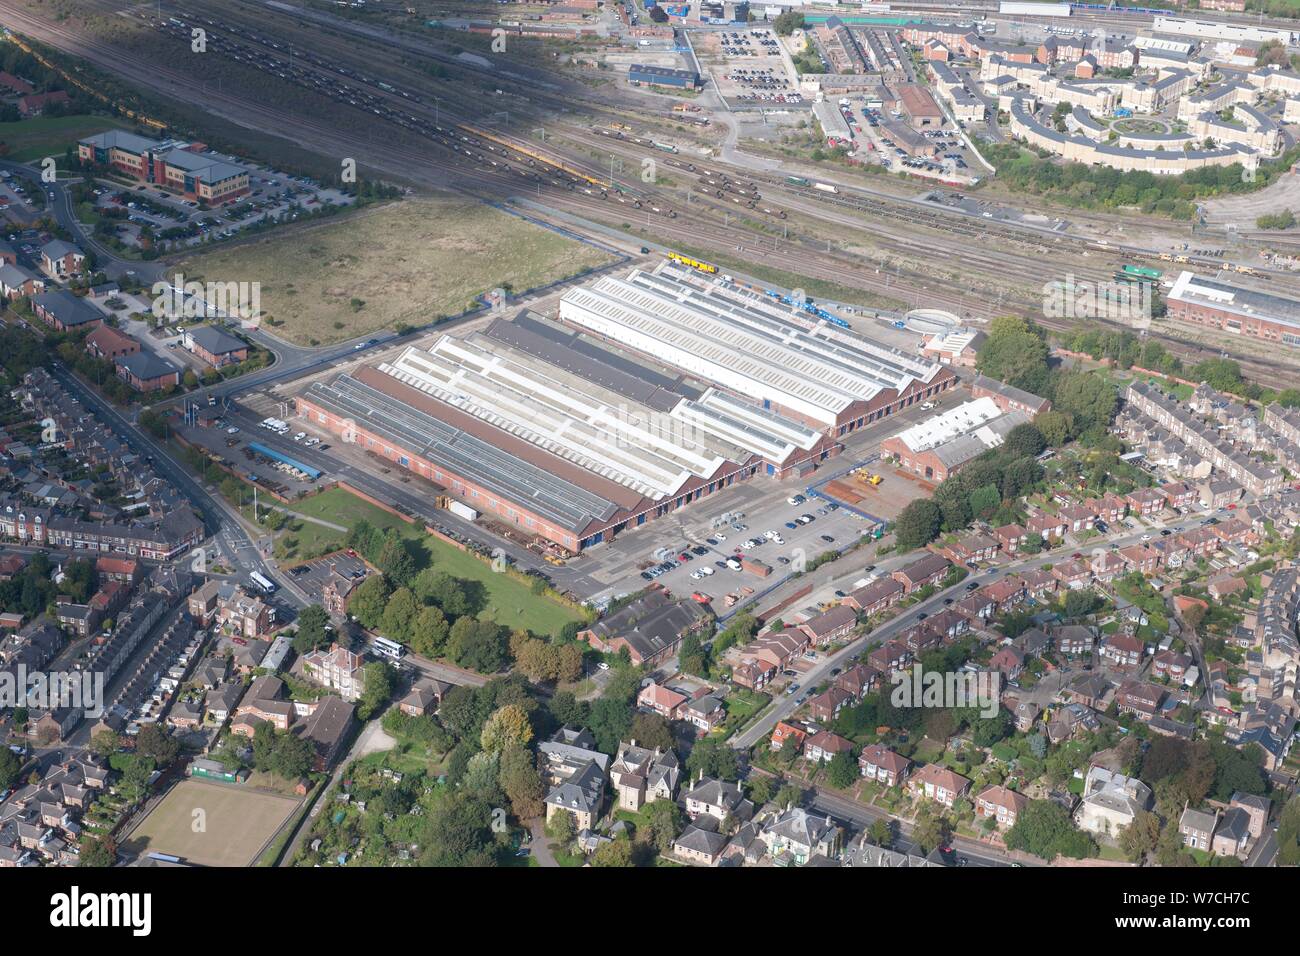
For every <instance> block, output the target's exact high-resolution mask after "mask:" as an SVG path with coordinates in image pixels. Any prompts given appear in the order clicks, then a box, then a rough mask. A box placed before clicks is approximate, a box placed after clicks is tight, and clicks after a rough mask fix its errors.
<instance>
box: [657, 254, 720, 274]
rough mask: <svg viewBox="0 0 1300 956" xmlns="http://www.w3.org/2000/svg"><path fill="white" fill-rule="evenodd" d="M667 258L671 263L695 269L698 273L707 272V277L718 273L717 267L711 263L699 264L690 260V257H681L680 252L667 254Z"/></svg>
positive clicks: (696, 260) (695, 260) (699, 262)
mask: <svg viewBox="0 0 1300 956" xmlns="http://www.w3.org/2000/svg"><path fill="white" fill-rule="evenodd" d="M668 258H669V259H671V260H672V261H673V262H676V263H678V264H680V265H684V266H687V267H689V268H691V269H695V270H697V271H699V272H707V273H708V274H709V275H713V274H714V273H715V272H717V271H718V267H717V266H715V265H713V264H712V263H710V262H701V261H700V260H699V259H692V258H691V257H690V256H684V255H682V254H681V253H680V252H670V253H668Z"/></svg>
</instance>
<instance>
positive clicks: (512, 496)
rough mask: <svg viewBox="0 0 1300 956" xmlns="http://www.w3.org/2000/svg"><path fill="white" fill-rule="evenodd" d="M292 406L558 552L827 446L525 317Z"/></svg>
mask: <svg viewBox="0 0 1300 956" xmlns="http://www.w3.org/2000/svg"><path fill="white" fill-rule="evenodd" d="M298 410H299V413H300V414H301V415H303V416H304V417H305V418H307V419H308V420H309V421H311V422H312V423H314V424H315V425H317V426H318V427H321V428H324V429H326V430H328V431H331V432H333V433H335V434H338V435H340V436H346V437H347V438H348V439H350V440H353V441H355V442H356V443H357V444H359V445H361V446H362V447H364V448H366V449H367V450H369V451H373V452H374V453H376V454H378V455H382V456H383V457H384V458H386V459H388V460H390V461H394V462H396V463H397V464H399V465H401V466H402V467H404V468H408V469H410V470H411V471H414V472H415V473H417V474H419V475H421V476H422V477H424V478H427V479H428V480H430V481H432V482H434V483H435V484H437V485H439V486H441V487H442V488H444V489H446V490H447V491H448V492H449V493H450V494H451V495H453V496H454V497H456V498H458V499H460V500H462V501H464V502H465V503H466V504H468V505H469V506H470V507H472V508H474V509H476V510H478V511H482V512H487V513H490V514H491V515H492V516H493V517H494V519H495V520H498V521H502V522H505V523H508V524H511V525H515V526H518V527H519V528H520V529H521V530H522V531H524V532H525V533H528V534H535V535H538V536H540V537H542V538H545V539H547V540H549V541H552V542H554V543H556V544H559V545H561V546H562V547H564V548H567V549H569V550H571V551H581V550H582V549H584V548H586V547H589V546H591V545H593V544H597V543H599V542H601V541H606V540H609V539H610V538H612V537H613V536H614V535H616V534H618V533H619V532H620V531H622V530H623V529H625V528H628V527H636V526H639V525H642V524H644V523H645V522H646V521H648V520H650V519H651V518H655V517H658V516H660V515H663V514H666V513H667V512H669V511H672V510H674V509H676V508H679V507H681V506H682V505H685V504H687V503H689V502H691V501H694V500H696V499H698V498H701V497H703V496H704V495H707V494H711V493H713V492H715V491H718V490H720V489H722V488H724V487H726V486H728V485H730V484H732V483H733V482H735V481H738V480H742V479H745V478H749V477H752V476H753V475H755V474H758V473H759V472H763V473H765V474H769V475H772V476H775V477H783V476H785V475H788V474H803V473H807V472H809V471H811V470H812V468H813V467H814V466H815V464H816V462H817V461H819V460H821V459H823V458H825V457H827V456H829V455H831V454H834V453H836V452H838V451H839V444H838V443H837V442H836V441H835V440H834V439H832V438H830V437H828V436H826V435H824V434H823V433H821V432H820V431H818V430H816V429H813V428H809V427H807V426H806V425H802V424H800V423H798V422H795V421H792V420H789V419H786V418H783V417H782V416H779V415H777V414H775V413H773V412H771V411H767V410H764V409H762V408H761V407H759V406H757V405H755V404H753V403H752V402H746V401H743V400H741V399H738V398H736V397H734V396H731V395H728V394H726V393H724V392H721V391H719V390H717V389H714V388H709V387H705V388H704V389H703V390H700V389H696V388H694V387H692V386H690V385H687V384H685V383H684V382H682V381H681V380H680V378H673V377H669V376H666V375H663V374H661V373H659V372H656V371H655V370H653V369H650V368H647V367H642V366H640V365H637V364H636V363H632V362H629V361H627V360H626V359H625V358H623V357H621V356H619V355H617V354H615V353H613V352H610V351H608V350H605V349H602V348H601V347H600V346H598V345H596V344H594V343H592V342H589V341H586V340H583V339H580V338H579V337H577V336H574V335H573V333H571V332H567V331H565V330H564V329H562V328H560V327H558V326H556V325H554V324H553V323H550V322H548V321H546V320H544V319H540V318H537V317H528V316H521V317H519V318H517V319H516V320H515V321H509V322H508V321H505V320H496V321H494V322H493V323H492V324H491V325H490V326H489V327H488V329H487V330H485V331H484V332H482V333H475V334H472V335H470V336H468V337H466V338H464V339H458V338H453V337H451V336H443V337H442V338H441V339H439V340H438V341H437V342H436V343H435V344H434V345H433V347H432V348H430V349H428V350H427V351H426V350H424V349H421V348H415V347H412V348H408V349H407V350H406V351H405V352H403V353H402V354H401V355H400V356H398V357H397V358H395V359H394V360H392V361H391V362H385V363H381V364H379V365H378V366H373V367H362V368H360V369H358V370H357V371H355V372H353V373H351V374H344V375H340V376H338V377H337V378H335V379H334V380H332V381H331V382H329V383H316V384H314V385H313V386H312V387H311V388H309V389H308V390H307V391H306V392H305V393H303V394H302V395H300V396H299V398H298Z"/></svg>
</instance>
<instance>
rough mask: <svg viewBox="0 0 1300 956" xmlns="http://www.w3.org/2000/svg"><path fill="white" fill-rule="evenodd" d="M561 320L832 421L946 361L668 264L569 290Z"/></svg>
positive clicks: (928, 376)
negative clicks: (913, 352) (858, 403)
mask: <svg viewBox="0 0 1300 956" xmlns="http://www.w3.org/2000/svg"><path fill="white" fill-rule="evenodd" d="M560 318H561V319H562V320H564V321H565V322H568V323H570V324H572V325H576V326H578V327H580V328H583V329H585V330H588V331H590V332H592V333H595V334H597V335H599V336H602V337H604V338H606V339H608V340H610V341H612V342H615V343H617V344H620V345H624V346H627V347H629V348H632V349H635V350H636V351H639V352H642V353H644V354H646V355H650V356H653V357H654V358H656V359H658V360H660V361H662V362H665V363H667V364H668V365H671V366H674V367H676V368H680V369H683V370H684V371H686V372H688V373H690V374H692V375H696V376H698V377H700V378H703V379H706V380H708V381H712V382H716V383H718V384H719V385H722V386H723V387H725V388H727V389H729V390H731V391H733V392H736V393H737V394H740V395H744V396H747V397H750V398H752V399H753V400H755V401H756V402H759V403H762V402H764V401H770V402H774V403H776V404H778V405H780V406H782V407H785V408H789V409H792V410H795V411H797V412H799V413H800V414H803V415H806V416H807V417H808V418H809V419H811V420H812V421H816V422H821V423H824V424H825V425H827V426H832V425H835V424H836V423H837V416H838V415H839V414H840V413H842V412H843V411H844V410H845V409H846V408H847V407H848V406H849V405H850V404H852V403H853V402H855V401H869V400H870V399H871V398H873V397H874V396H875V395H877V394H879V393H880V392H881V391H883V390H886V389H895V390H898V391H901V390H903V389H904V388H906V387H907V386H908V385H909V384H910V383H911V382H912V381H914V380H921V381H927V382H928V381H930V380H931V379H933V377H934V375H935V374H936V373H937V372H938V370H939V368H940V366H939V365H938V364H936V363H933V362H929V361H925V360H923V359H919V358H916V357H914V356H910V355H907V354H906V353H904V352H901V351H899V350H897V349H892V348H889V347H887V346H883V345H879V344H877V343H874V342H870V341H868V340H867V339H864V338H862V337H861V336H859V335H856V334H854V333H852V332H848V331H845V330H843V329H840V328H837V327H836V326H834V325H831V324H830V323H828V322H825V321H823V320H819V319H816V318H815V317H812V316H809V315H807V314H806V313H804V312H802V311H801V310H794V309H792V308H791V307H789V306H784V305H782V304H781V303H779V302H776V301H773V300H770V299H764V298H760V297H757V296H755V295H754V294H753V293H750V292H748V291H746V290H743V289H741V288H739V287H738V286H736V285H734V284H733V283H730V282H726V281H725V280H722V279H704V278H702V277H701V276H699V275H696V274H690V273H687V272H686V271H684V270H680V269H677V268H676V267H673V266H671V265H667V264H664V265H661V266H659V267H658V268H657V269H656V270H655V271H654V272H653V273H650V272H643V271H641V270H634V271H633V272H632V273H631V274H630V275H629V276H628V277H627V278H625V279H623V278H617V277H614V276H605V277H602V278H601V279H599V280H597V281H596V282H594V283H592V284H591V285H590V286H584V287H581V288H578V289H573V290H571V291H569V292H567V293H565V295H564V297H563V298H562V299H561V300H560Z"/></svg>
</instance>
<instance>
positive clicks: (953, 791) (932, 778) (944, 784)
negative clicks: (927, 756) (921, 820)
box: [908, 763, 970, 809]
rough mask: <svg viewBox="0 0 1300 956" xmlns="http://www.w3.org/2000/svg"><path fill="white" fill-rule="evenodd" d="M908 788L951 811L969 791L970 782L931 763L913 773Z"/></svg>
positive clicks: (945, 768)
mask: <svg viewBox="0 0 1300 956" xmlns="http://www.w3.org/2000/svg"><path fill="white" fill-rule="evenodd" d="M908 786H909V787H910V788H911V789H912V790H913V791H914V792H915V793H918V794H922V795H924V796H925V798H926V799H927V800H933V801H935V802H936V803H939V804H942V805H943V806H945V807H948V808H949V809H951V808H952V805H953V804H954V803H956V802H957V801H958V800H959V799H961V798H962V797H963V796H965V795H966V793H967V792H968V791H969V790H970V781H969V780H968V779H966V778H965V777H963V776H962V775H961V774H959V773H955V772H954V771H952V770H949V769H948V768H947V767H943V766H940V765H939V764H933V763H931V764H926V765H925V766H924V767H922V768H921V769H920V770H917V771H915V772H914V773H913V774H912V775H911V779H910V780H909V781H908Z"/></svg>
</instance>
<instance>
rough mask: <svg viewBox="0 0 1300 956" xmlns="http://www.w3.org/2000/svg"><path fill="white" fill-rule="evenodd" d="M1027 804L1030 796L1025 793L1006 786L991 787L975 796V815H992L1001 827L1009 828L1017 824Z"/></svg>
mask: <svg viewBox="0 0 1300 956" xmlns="http://www.w3.org/2000/svg"><path fill="white" fill-rule="evenodd" d="M1027 806H1029V798H1028V797H1026V796H1025V795H1024V794H1021V793H1016V791H1014V790H1008V789H1007V788H1006V787H1000V786H996V787H989V788H988V789H986V790H984V791H982V792H981V793H980V795H979V796H977V797H976V798H975V815H976V816H978V817H992V818H993V819H995V820H997V821H998V826H999V827H1002V828H1003V829H1007V828H1010V827H1013V826H1015V825H1016V818H1017V817H1018V816H1019V815H1020V813H1021V812H1022V811H1023V810H1024V809H1025V807H1027Z"/></svg>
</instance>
